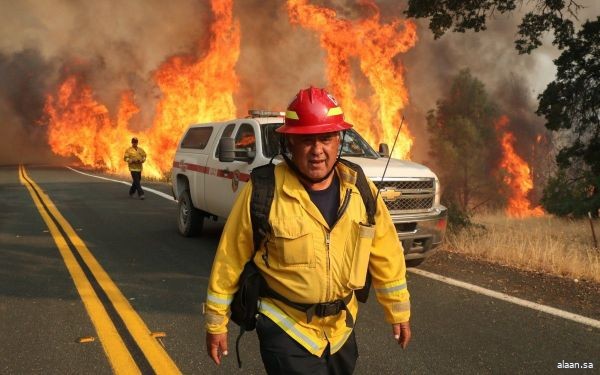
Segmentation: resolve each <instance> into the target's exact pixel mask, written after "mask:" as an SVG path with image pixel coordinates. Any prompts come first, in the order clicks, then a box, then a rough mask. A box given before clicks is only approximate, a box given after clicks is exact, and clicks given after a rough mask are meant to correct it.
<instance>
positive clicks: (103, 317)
mask: <svg viewBox="0 0 600 375" xmlns="http://www.w3.org/2000/svg"><path fill="white" fill-rule="evenodd" d="M19 180H20V181H21V184H23V185H25V187H26V188H27V190H29V193H30V195H31V197H32V199H33V202H34V203H35V206H36V207H37V209H38V211H39V212H40V215H41V216H42V219H43V220H44V222H45V223H46V225H47V226H48V229H49V230H50V233H51V235H52V238H54V242H55V243H56V246H57V247H58V250H59V251H60V254H61V256H62V257H63V260H64V262H65V265H66V266H67V269H68V271H69V273H70V274H71V278H72V279H73V282H74V283H75V287H76V288H77V291H78V293H79V295H80V296H81V299H82V301H83V304H84V306H85V308H86V310H87V312H88V315H89V316H90V319H91V321H92V324H93V325H94V327H95V329H96V332H97V334H98V338H99V339H100V342H101V343H102V347H103V348H104V352H105V353H106V355H107V357H108V360H109V362H110V364H111V366H112V369H113V371H114V372H115V373H116V374H140V373H141V371H140V369H139V367H138V365H137V363H136V361H135V360H134V358H133V356H132V355H131V353H130V351H129V350H128V349H127V346H126V344H125V342H124V341H123V338H122V337H121V335H120V334H119V332H118V330H117V328H116V326H115V324H114V322H113V321H112V320H111V318H110V315H109V313H108V312H107V311H106V307H105V306H104V304H103V303H102V301H101V300H100V298H99V297H98V295H97V293H96V292H95V290H94V287H93V286H92V282H91V281H90V280H89V279H88V277H87V276H86V274H85V271H84V270H83V268H82V265H81V264H80V263H79V261H78V260H77V257H76V256H75V252H77V254H78V255H79V257H80V258H81V259H82V260H83V262H84V263H85V266H87V268H88V269H89V271H90V273H91V274H92V275H93V278H94V279H95V282H97V284H98V285H99V286H100V288H102V290H103V291H104V293H105V294H106V296H107V297H108V300H109V302H110V303H111V304H112V307H113V308H114V310H116V312H117V313H118V315H119V317H120V318H121V320H122V321H123V323H124V325H125V327H126V329H127V330H128V331H129V334H130V335H131V337H132V338H133V340H134V341H135V343H136V344H137V346H138V347H139V348H140V350H141V351H142V353H143V355H144V357H145V359H146V360H147V362H148V363H149V364H150V366H151V367H152V370H153V371H154V372H155V373H157V374H180V373H181V372H180V371H179V369H178V368H177V366H176V365H175V363H174V362H173V360H172V359H171V357H169V355H168V354H167V352H166V351H165V350H164V348H163V347H162V346H161V345H160V344H159V343H158V342H157V341H156V339H155V338H153V337H152V336H151V332H150V330H149V329H148V327H147V326H146V324H145V323H144V321H143V320H142V318H141V317H140V316H139V315H138V314H137V313H136V312H135V310H134V309H133V307H132V306H131V304H130V303H129V301H128V300H127V298H125V296H124V295H123V294H122V293H121V291H120V290H119V288H118V287H117V285H116V284H115V283H114V282H113V281H112V280H111V278H110V277H109V276H108V274H107V273H106V271H104V269H103V268H102V266H101V265H100V263H98V261H97V260H96V258H94V256H93V255H92V253H91V252H90V250H89V249H88V248H87V246H86V245H85V243H84V242H83V240H82V239H81V238H80V237H79V236H78V235H77V233H75V230H74V229H73V227H72V226H71V225H70V224H69V222H67V220H65V218H64V217H63V216H62V214H61V213H60V212H59V211H58V209H57V208H56V206H55V205H54V203H53V202H52V200H51V199H50V198H49V197H48V195H46V193H44V191H43V190H42V189H41V188H40V187H39V186H38V185H37V184H36V183H35V181H33V180H32V179H31V178H30V177H29V176H28V175H27V172H26V171H25V167H24V166H22V165H21V166H19ZM59 226H60V229H59ZM61 229H62V231H63V232H64V233H65V234H66V236H67V237H68V240H69V241H70V242H71V244H72V245H73V247H70V246H69V244H68V242H67V239H66V238H65V237H64V235H63V233H61Z"/></svg>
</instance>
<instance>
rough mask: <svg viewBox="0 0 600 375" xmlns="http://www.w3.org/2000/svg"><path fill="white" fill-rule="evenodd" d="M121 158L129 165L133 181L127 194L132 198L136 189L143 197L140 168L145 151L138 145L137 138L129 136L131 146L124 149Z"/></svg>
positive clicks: (143, 160)
mask: <svg viewBox="0 0 600 375" xmlns="http://www.w3.org/2000/svg"><path fill="white" fill-rule="evenodd" d="M123 160H125V161H126V162H127V164H128V165H129V171H130V172H131V178H132V179H133V183H132V184H131V187H130V188H129V196H130V197H132V198H133V195H134V194H135V192H136V191H137V194H138V197H140V199H142V200H143V199H144V190H142V169H143V164H144V162H145V161H146V152H145V151H144V150H143V149H142V148H141V147H138V139H137V138H135V137H133V138H131V147H129V148H128V149H127V150H125V156H124V157H123Z"/></svg>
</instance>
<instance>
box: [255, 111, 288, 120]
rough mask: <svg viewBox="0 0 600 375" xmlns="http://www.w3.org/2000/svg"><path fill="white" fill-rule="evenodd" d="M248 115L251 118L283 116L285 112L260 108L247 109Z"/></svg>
mask: <svg viewBox="0 0 600 375" xmlns="http://www.w3.org/2000/svg"><path fill="white" fill-rule="evenodd" d="M248 115H250V117H252V118H254V117H284V116H285V112H279V111H265V110H262V109H250V110H248Z"/></svg>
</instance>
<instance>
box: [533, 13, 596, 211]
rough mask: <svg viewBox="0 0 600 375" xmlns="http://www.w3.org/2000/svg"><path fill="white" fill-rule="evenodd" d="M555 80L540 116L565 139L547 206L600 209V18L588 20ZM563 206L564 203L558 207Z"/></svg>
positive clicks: (567, 49) (571, 43)
mask: <svg viewBox="0 0 600 375" xmlns="http://www.w3.org/2000/svg"><path fill="white" fill-rule="evenodd" d="M554 63H555V65H556V67H557V73H556V80H555V81H554V82H551V83H550V84H549V85H548V87H546V90H545V91H544V92H543V93H542V94H541V95H540V96H539V100H540V102H539V107H538V110H537V114H538V115H543V116H544V117H545V118H546V127H547V128H548V129H550V130H553V131H556V132H558V133H559V134H561V135H562V137H561V138H562V139H561V145H562V147H561V149H560V150H559V152H558V155H557V157H556V162H557V164H558V171H557V173H556V175H555V176H554V178H553V179H551V181H550V183H549V184H548V186H547V188H546V190H545V191H544V197H543V200H542V202H543V204H544V207H545V208H546V209H547V210H548V211H549V212H553V213H556V214H560V215H566V214H572V215H576V216H580V215H584V214H586V212H587V211H591V212H594V213H595V214H596V213H597V212H598V209H599V208H600V17H598V18H597V19H596V20H595V21H588V22H586V23H585V24H584V25H583V26H582V28H581V30H580V31H579V32H578V33H577V37H574V38H572V39H571V40H570V41H568V42H567V43H566V45H565V49H564V51H563V52H562V54H561V55H560V57H559V58H558V59H556V60H555V61H554ZM555 202H559V203H555Z"/></svg>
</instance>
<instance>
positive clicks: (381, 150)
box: [379, 143, 390, 158]
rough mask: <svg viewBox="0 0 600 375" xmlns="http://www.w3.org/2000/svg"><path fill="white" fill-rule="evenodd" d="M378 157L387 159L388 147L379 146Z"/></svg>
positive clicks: (381, 144) (385, 145)
mask: <svg viewBox="0 0 600 375" xmlns="http://www.w3.org/2000/svg"><path fill="white" fill-rule="evenodd" d="M379 155H380V156H383V157H384V158H387V157H389V156H390V148H389V147H388V145H387V143H380V144H379Z"/></svg>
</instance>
